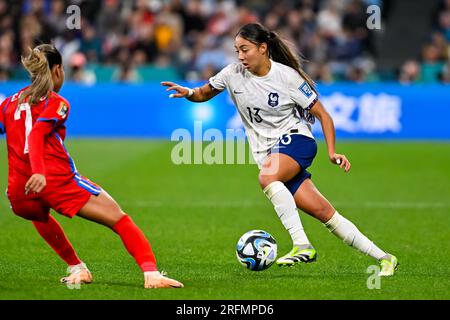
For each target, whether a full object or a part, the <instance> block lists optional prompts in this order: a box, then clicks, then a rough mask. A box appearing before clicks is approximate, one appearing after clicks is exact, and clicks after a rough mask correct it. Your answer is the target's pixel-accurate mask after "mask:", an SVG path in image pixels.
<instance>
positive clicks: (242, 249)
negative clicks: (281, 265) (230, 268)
mask: <svg viewBox="0 0 450 320" xmlns="http://www.w3.org/2000/svg"><path fill="white" fill-rule="evenodd" d="M236 256H237V259H238V261H239V263H240V264H241V265H243V266H244V267H247V269H249V270H252V271H262V270H265V269H267V268H269V267H270V266H271V265H272V264H273V263H274V262H275V259H276V258H277V242H276V241H275V239H274V238H273V237H272V236H271V235H270V234H269V233H267V232H266V231H263V230H252V231H249V232H247V233H245V234H244V235H243V236H242V237H241V238H240V239H239V241H238V243H237V246H236Z"/></svg>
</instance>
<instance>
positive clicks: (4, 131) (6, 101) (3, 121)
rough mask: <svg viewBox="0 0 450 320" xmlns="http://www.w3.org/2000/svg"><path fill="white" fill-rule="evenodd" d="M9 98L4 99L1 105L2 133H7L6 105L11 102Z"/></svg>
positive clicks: (0, 121) (0, 126)
mask: <svg viewBox="0 0 450 320" xmlns="http://www.w3.org/2000/svg"><path fill="white" fill-rule="evenodd" d="M9 100H10V99H9V98H8V99H6V100H5V101H3V102H2V103H1V105H0V134H5V133H6V128H5V109H6V106H7V104H8V102H9Z"/></svg>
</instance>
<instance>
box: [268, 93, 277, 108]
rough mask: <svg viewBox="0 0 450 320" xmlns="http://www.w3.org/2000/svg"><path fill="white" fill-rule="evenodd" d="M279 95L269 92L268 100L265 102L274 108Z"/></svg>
mask: <svg viewBox="0 0 450 320" xmlns="http://www.w3.org/2000/svg"><path fill="white" fill-rule="evenodd" d="M279 97H280V96H279V95H278V93H276V92H271V93H269V101H268V102H267V103H268V104H269V106H271V107H272V108H275V107H276V106H277V105H278V98H279Z"/></svg>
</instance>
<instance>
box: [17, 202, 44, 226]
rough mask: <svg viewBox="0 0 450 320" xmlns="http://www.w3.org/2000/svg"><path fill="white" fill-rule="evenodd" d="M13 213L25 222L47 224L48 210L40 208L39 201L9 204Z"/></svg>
mask: <svg viewBox="0 0 450 320" xmlns="http://www.w3.org/2000/svg"><path fill="white" fill-rule="evenodd" d="M11 209H12V211H13V213H14V214H15V215H16V216H18V217H21V218H23V219H25V220H30V221H39V222H47V221H48V215H49V209H48V208H45V207H44V206H42V204H41V203H40V202H39V201H23V202H22V203H11Z"/></svg>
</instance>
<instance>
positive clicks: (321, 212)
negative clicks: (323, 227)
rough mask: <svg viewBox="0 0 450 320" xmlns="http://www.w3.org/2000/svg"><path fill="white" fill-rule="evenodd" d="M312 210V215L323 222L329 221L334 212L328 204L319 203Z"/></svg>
mask: <svg viewBox="0 0 450 320" xmlns="http://www.w3.org/2000/svg"><path fill="white" fill-rule="evenodd" d="M312 211H313V212H312V213H313V215H314V217H315V218H317V219H319V220H320V221H321V222H324V223H325V222H327V221H329V220H330V219H331V218H332V217H333V214H334V212H335V210H334V208H333V207H332V206H331V205H329V204H320V205H318V206H317V207H315V208H314V209H313V210H312Z"/></svg>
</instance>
